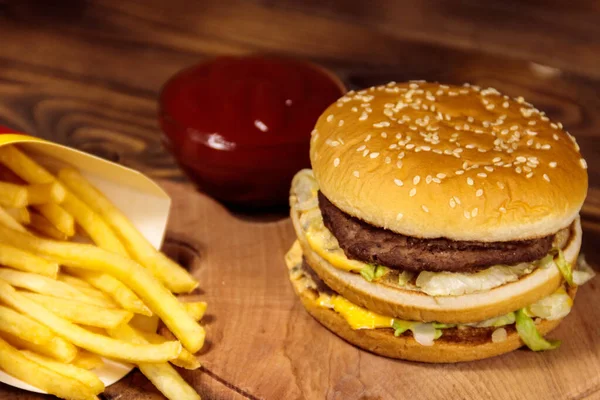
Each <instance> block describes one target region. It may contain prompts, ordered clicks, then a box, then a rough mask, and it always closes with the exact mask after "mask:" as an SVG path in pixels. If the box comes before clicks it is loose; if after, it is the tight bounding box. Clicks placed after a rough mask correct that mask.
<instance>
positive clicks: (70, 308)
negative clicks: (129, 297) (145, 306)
mask: <svg viewBox="0 0 600 400" xmlns="http://www.w3.org/2000/svg"><path fill="white" fill-rule="evenodd" d="M20 293H21V294H22V295H23V296H25V297H27V298H29V299H31V300H33V301H35V302H36V303H38V304H40V305H41V306H43V307H44V308H47V309H48V310H50V311H52V312H53V313H55V314H56V315H58V316H59V317H61V318H64V319H66V320H68V321H71V322H74V323H76V324H83V325H89V326H96V327H99V328H114V327H116V326H119V325H121V324H124V323H127V322H129V320H131V318H132V317H133V313H131V312H129V311H124V310H117V309H111V308H104V307H98V306H93V305H90V304H86V303H81V302H78V301H75V300H71V299H69V300H66V299H60V298H58V297H52V296H46V295H43V294H38V293H29V292H20ZM0 329H1V328H0Z"/></svg>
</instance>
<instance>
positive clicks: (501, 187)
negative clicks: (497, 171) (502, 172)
mask: <svg viewBox="0 0 600 400" xmlns="http://www.w3.org/2000/svg"><path fill="white" fill-rule="evenodd" d="M496 185H497V186H498V187H499V188H500V190H504V187H505V186H504V183H502V182H496Z"/></svg>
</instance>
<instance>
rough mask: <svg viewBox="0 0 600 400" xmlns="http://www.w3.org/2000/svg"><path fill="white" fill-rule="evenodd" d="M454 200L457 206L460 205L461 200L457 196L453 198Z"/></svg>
mask: <svg viewBox="0 0 600 400" xmlns="http://www.w3.org/2000/svg"><path fill="white" fill-rule="evenodd" d="M452 198H453V199H454V201H455V202H456V204H460V199H459V198H458V197H456V196H452Z"/></svg>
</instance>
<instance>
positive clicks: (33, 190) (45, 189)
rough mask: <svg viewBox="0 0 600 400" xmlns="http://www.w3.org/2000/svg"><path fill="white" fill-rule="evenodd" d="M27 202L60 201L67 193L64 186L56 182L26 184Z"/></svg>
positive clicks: (45, 202)
mask: <svg viewBox="0 0 600 400" xmlns="http://www.w3.org/2000/svg"><path fill="white" fill-rule="evenodd" d="M25 188H26V189H27V204H29V205H33V204H47V203H62V202H63V200H64V199H65V196H66V195H67V191H66V190H65V188H64V187H63V186H62V185H61V184H59V183H58V182H51V183H38V184H33V185H28V186H26V187H25Z"/></svg>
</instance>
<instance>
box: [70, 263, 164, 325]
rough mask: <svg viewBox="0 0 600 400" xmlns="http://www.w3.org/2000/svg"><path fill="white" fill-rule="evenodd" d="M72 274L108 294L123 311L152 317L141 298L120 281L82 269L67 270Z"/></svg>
mask: <svg viewBox="0 0 600 400" xmlns="http://www.w3.org/2000/svg"><path fill="white" fill-rule="evenodd" d="M65 269H66V270H67V271H68V272H69V273H70V274H73V275H76V276H78V277H79V278H81V279H82V280H83V281H85V282H87V283H89V284H91V285H92V286H94V287H96V288H97V289H99V290H101V291H103V292H104V293H106V294H108V295H109V296H110V297H112V299H113V300H114V301H115V302H116V303H117V304H119V305H120V306H121V307H123V309H125V310H128V311H131V312H133V313H136V314H142V315H148V316H149V315H152V311H150V309H149V308H148V307H146V305H145V304H144V302H143V301H142V300H140V298H139V297H138V296H137V295H136V294H135V293H134V292H133V291H132V290H131V289H129V288H128V287H127V286H125V285H124V284H123V283H122V282H121V281H119V280H118V279H116V278H114V277H112V276H110V275H107V274H101V273H98V272H94V271H86V270H84V269H81V268H68V267H66V268H65Z"/></svg>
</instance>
